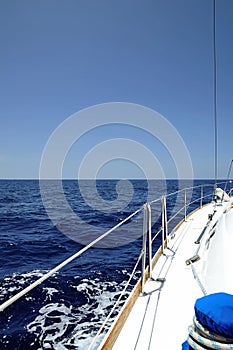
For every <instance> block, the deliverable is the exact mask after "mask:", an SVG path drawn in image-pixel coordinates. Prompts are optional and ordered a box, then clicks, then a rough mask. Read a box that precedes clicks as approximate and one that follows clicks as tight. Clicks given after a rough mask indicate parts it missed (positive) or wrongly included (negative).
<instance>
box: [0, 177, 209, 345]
mask: <svg viewBox="0 0 233 350" xmlns="http://www.w3.org/2000/svg"><path fill="white" fill-rule="evenodd" d="M208 182H209V183H213V181H204V180H203V181H201V180H199V181H195V184H196V185H197V184H200V183H208ZM117 184H118V182H117V181H115V180H99V181H97V185H96V191H97V192H96V193H97V194H98V196H100V198H102V199H103V200H104V203H105V207H104V209H103V206H101V205H100V206H99V207H98V201H97V199H96V194H94V195H93V186H92V185H93V183H91V182H88V181H84V182H83V183H82V187H83V188H85V196H84V197H85V198H83V193H81V192H80V188H79V186H78V182H77V181H75V180H66V181H63V189H64V193H65V196H66V198H67V201H68V203H69V205H70V207H71V208H72V210H73V211H74V213H75V214H76V215H77V216H78V217H79V218H81V220H82V223H80V225H77V222H73V221H72V220H71V221H70V220H69V216H67V215H66V212H65V210H63V208H59V207H58V208H57V211H58V214H59V215H60V217H61V218H62V220H60V219H59V215H58V214H57V217H58V222H57V225H56V223H55V222H52V221H51V220H50V218H49V216H48V214H47V212H46V210H45V208H44V203H43V202H42V198H41V193H40V187H39V182H38V181H37V180H0V247H1V254H0V303H2V302H3V301H5V300H7V299H8V298H9V297H10V296H12V295H14V294H16V293H17V292H18V291H20V290H22V289H23V288H25V287H26V286H27V285H29V284H30V283H32V282H33V281H35V280H36V279H37V278H38V277H40V276H42V275H43V274H44V273H46V272H48V271H49V270H50V269H52V268H53V267H54V266H56V265H57V264H59V263H60V262H62V261H63V260H65V259H66V258H68V257H69V256H71V255H72V254H74V253H75V252H77V251H79V250H80V249H82V248H83V247H84V243H83V242H84V241H85V242H87V241H91V240H92V239H93V238H95V237H97V235H98V234H99V232H102V233H103V232H105V231H107V230H108V229H109V228H111V227H113V226H114V225H116V224H118V223H119V222H120V220H122V219H124V218H126V217H127V216H128V215H129V214H131V213H133V212H134V211H136V210H138V209H139V208H141V207H142V205H143V204H144V203H145V202H147V200H148V187H149V186H148V182H147V181H145V180H132V181H131V187H130V188H129V187H127V186H128V184H127V186H126V187H125V189H124V184H121V185H123V187H121V191H120V192H119V191H118V193H117V187H116V186H117ZM189 185H190V183H185V182H184V183H183V184H182V186H184V187H187V186H189ZM46 186H47V188H48V190H49V188H50V189H51V188H52V187H53V186H54V182H53V181H48V183H47V184H46ZM152 187H153V196H155V198H158V197H160V196H161V195H162V194H165V193H166V192H174V191H176V190H177V189H178V182H177V181H175V180H169V181H167V183H166V184H164V183H162V182H160V181H154V182H153V184H152ZM122 188H123V190H122ZM211 191H212V187H210V188H209V193H211ZM129 192H130V199H129V197H128V193H129ZM199 192H200V189H199V188H198V189H197V190H196V192H194V193H193V194H192V201H193V200H194V199H195V196H198V195H199V194H200V193H199ZM207 192H208V191H207ZM48 193H49V191H48ZM119 193H120V198H118V196H119ZM150 196H151V195H150ZM87 198H88V200H87ZM118 199H119V201H121V205H120V206H119V203H117V200H118ZM149 199H150V200H152V199H153V198H151V197H150V198H149ZM208 199H211V198H208ZM91 200H92V201H93V203H94V209H93V208H92V207H91ZM51 201H53V203H55V205H56V194H55V193H54V196H53V197H52V198H51ZM114 201H115V202H114ZM119 201H118V202H119ZM179 201H182V200H181V199H179V198H178V202H179ZM106 203H107V204H106ZM196 204H197V203H193V204H192V205H191V206H190V207H189V209H188V210H189V211H191V210H192V209H194V208H195V205H196ZM158 206H160V202H159V203H158ZM174 206H175V199H174V196H173V198H171V199H170V198H169V199H168V202H167V207H168V215H169V213H171V212H172V209H173V207H174ZM155 213H156V214H154V220H153V226H154V228H153V230H154V231H156V229H157V228H158V227H159V226H160V225H161V220H160V219H161V218H160V216H159V214H158V213H159V207H158V208H157V209H155ZM181 215H183V214H181ZM142 217H143V215H142V213H139V214H138V215H136V216H135V217H134V218H133V219H131V221H130V222H129V223H127V226H123V227H122V228H120V229H118V230H116V232H115V233H114V234H113V235H112V237H111V238H108V239H107V240H106V241H105V242H103V244H102V243H101V244H99V245H98V247H97V248H91V249H89V250H88V251H86V252H85V253H84V254H83V255H81V256H80V257H79V258H78V259H77V260H74V261H73V262H71V263H70V264H68V265H67V266H66V267H64V268H63V269H61V270H60V271H59V272H57V273H56V274H55V275H53V276H52V277H50V278H49V279H48V280H46V281H45V282H43V283H42V284H41V285H39V286H38V287H36V288H35V289H34V290H33V291H31V292H29V293H28V294H27V295H26V296H24V297H23V298H22V299H20V300H18V301H17V302H15V303H14V304H13V305H11V306H9V307H8V308H7V309H5V310H4V311H2V312H1V313H0V322H1V326H0V333H1V334H0V349H7V350H16V349H17V350H19V349H20V350H27V349H57V350H64V349H83V350H85V349H87V348H88V344H90V341H91V337H92V336H93V335H94V334H95V333H96V331H97V330H98V327H99V326H100V325H101V323H102V321H103V320H104V318H105V316H106V315H107V314H108V312H109V311H110V309H111V305H112V304H113V303H114V300H116V298H117V296H118V295H119V293H120V291H121V290H122V289H123V287H124V285H125V281H126V280H127V279H128V276H129V274H130V273H131V270H132V268H133V266H134V264H135V261H136V259H137V257H138V255H139V253H140V250H141V244H142V237H141V236H142ZM59 220H60V221H59ZM86 224H88V226H87V225H86ZM64 227H65V232H66V233H67V232H68V235H67V234H64V233H63V231H64V230H63V228H64ZM69 232H71V233H72V234H71V236H69ZM70 237H71V238H72V237H73V238H74V240H73V239H71V238H70ZM82 237H85V240H83V238H82ZM129 237H130V239H128V238H129ZM159 244H160V243H157V246H159ZM157 246H156V244H155V248H154V249H156V247H157ZM137 276H138V274H137V273H136V276H135V278H134V282H135V281H136V277H137ZM134 282H132V283H131V284H132V285H133V283H134Z"/></svg>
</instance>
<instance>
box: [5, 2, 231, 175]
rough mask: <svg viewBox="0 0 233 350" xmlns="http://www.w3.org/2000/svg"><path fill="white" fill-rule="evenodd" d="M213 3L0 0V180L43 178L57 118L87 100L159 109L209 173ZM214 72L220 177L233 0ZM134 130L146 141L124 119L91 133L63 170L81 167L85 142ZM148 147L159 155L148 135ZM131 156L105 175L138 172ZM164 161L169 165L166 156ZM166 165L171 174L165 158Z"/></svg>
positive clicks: (226, 155) (222, 12) (197, 171)
mask: <svg viewBox="0 0 233 350" xmlns="http://www.w3.org/2000/svg"><path fill="white" fill-rule="evenodd" d="M212 5H213V1H212V0H140V1H139V0H92V1H87V0H41V1H39V0H37V1H36V0H20V1H19V0H9V1H6V0H0V52H1V54H0V178H38V176H39V164H40V158H41V155H42V152H43V149H44V146H45V144H46V142H47V140H48V139H49V137H50V135H51V134H52V132H53V131H54V130H55V129H56V128H57V127H58V125H59V124H60V123H62V122H63V121H65V120H66V118H68V117H69V116H70V115H72V114H74V113H76V112H77V111H80V110H82V109H83V108H87V107H90V106H92V105H96V104H101V103H108V102H114V101H116V102H129V103H135V104H139V105H143V106H146V107H149V108H152V109H154V110H156V111H157V112H159V113H160V114H161V115H163V116H164V117H165V118H166V119H167V120H168V121H169V122H170V123H171V124H172V125H173V126H174V127H175V128H176V129H177V131H178V132H179V133H180V135H181V137H182V138H183V140H184V142H185V144H186V146H187V148H188V150H189V153H190V156H191V159H192V163H193V169H194V176H195V177H196V178H213V177H214V131H213V124H214V123H213V40H212V11H213V6H212ZM217 74H218V75H217V82H218V84H217V85H218V94H217V95H218V105H217V107H218V136H219V138H218V146H219V147H218V161H219V172H218V175H219V177H220V178H221V177H225V176H226V173H227V169H228V166H229V163H230V160H231V159H232V158H233V147H232V132H233V119H232V111H233V0H217ZM81 122H82V121H81V119H80V123H81ZM131 129H132V128H131ZM118 131H119V132H118ZM129 135H130V138H131V139H134V140H135V141H137V142H140V143H143V141H142V140H143V137H145V135H142V133H141V134H140V133H139V131H138V130H136V129H135V130H130V128H128V129H127V128H125V129H124V128H123V127H122V126H121V127H120V126H118V127H115V129H113V128H111V126H106V127H105V128H102V131H101V132H100V129H98V130H96V134H95V133H92V135H91V136H90V137H89V139H88V135H86V139H85V141H83V143H82V142H81V143H80V145H78V144H77V145H76V148H75V150H73V153H75V152H76V158H75V156H74V155H73V156H72V151H71V153H70V155H68V158H69V157H70V158H71V159H72V161H70V162H69V161H68V160H67V164H68V165H67V169H66V170H65V171H64V174H65V176H66V177H71V178H72V177H74V176H75V174H77V169H78V166H79V161H80V160H81V158H80V157H81V156H80V155H81V154H82V155H84V153H85V152H88V147H89V148H90V147H93V145H95V144H98V143H99V142H104V141H106V140H109V138H111V137H115V138H117V137H125V138H127V137H129ZM168 137H169V135H168ZM84 144H85V152H84V148H83V147H84ZM146 147H148V148H149V149H150V150H151V152H153V153H154V154H155V156H156V157H157V158H158V159H159V155H160V148H159V146H158V147H157V145H156V143H155V144H153V140H152V139H151V143H150V138H149V137H148V138H147V144H146ZM78 154H79V156H78ZM74 159H76V160H77V161H76V162H75V161H74ZM125 162H126V161H125V160H124V161H120V160H119V159H118V160H116V162H115V163H114V164H112V166H111V164H109V166H107V165H105V166H104V167H103V171H102V173H103V177H115V178H118V177H122V176H126V177H133V176H134V175H135V177H136V176H138V173H139V172H138V170H135V169H134V166H133V167H132V168H130V167H129V166H128V168H127V165H125ZM160 162H161V163H162V167H164V168H166V157H165V156H164V157H163V159H162V160H160ZM72 166H73V168H72ZM184 166H185V165H184ZM122 167H123V168H124V167H125V168H124V169H126V170H127V169H128V170H127V171H128V172H127V171H126V172H125V173H124V174H122ZM134 171H135V173H134ZM165 173H166V176H167V177H174V173H173V170H172V168H171V170H169V166H168V168H166V170H165Z"/></svg>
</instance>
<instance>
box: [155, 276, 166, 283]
mask: <svg viewBox="0 0 233 350" xmlns="http://www.w3.org/2000/svg"><path fill="white" fill-rule="evenodd" d="M155 281H156V282H160V283H164V282H166V278H165V277H158V278H156V280H155Z"/></svg>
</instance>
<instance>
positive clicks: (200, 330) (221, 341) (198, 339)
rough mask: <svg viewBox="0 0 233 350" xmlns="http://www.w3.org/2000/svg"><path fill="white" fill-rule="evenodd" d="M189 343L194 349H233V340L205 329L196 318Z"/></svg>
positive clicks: (190, 328)
mask: <svg viewBox="0 0 233 350" xmlns="http://www.w3.org/2000/svg"><path fill="white" fill-rule="evenodd" d="M187 341H188V343H189V345H190V346H191V348H192V349H195V350H203V349H217V350H229V349H233V338H227V337H224V336H222V335H219V334H217V333H215V332H213V331H210V330H209V329H207V328H205V327H203V326H202V325H201V324H200V322H199V321H198V320H197V319H196V317H194V319H193V324H192V325H191V326H189V336H188V340H187Z"/></svg>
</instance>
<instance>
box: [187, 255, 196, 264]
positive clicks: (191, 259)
mask: <svg viewBox="0 0 233 350" xmlns="http://www.w3.org/2000/svg"><path fill="white" fill-rule="evenodd" d="M198 260H200V256H199V255H194V256H192V257H191V258H189V259H187V260H186V261H185V263H186V265H190V264H193V263H195V262H196V261H198Z"/></svg>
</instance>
